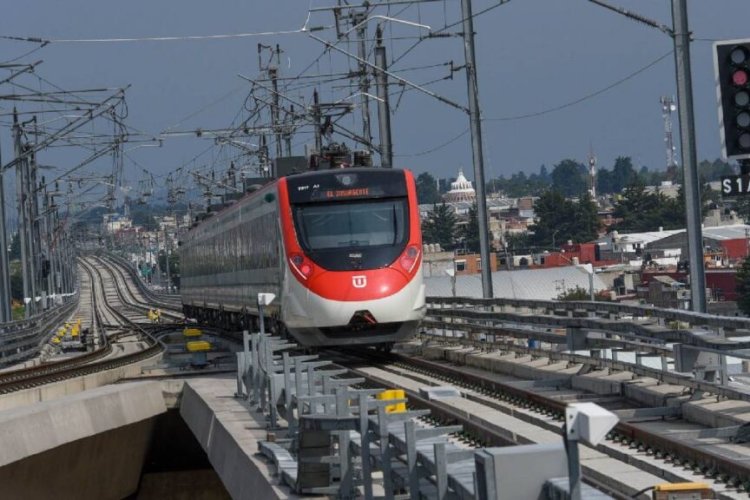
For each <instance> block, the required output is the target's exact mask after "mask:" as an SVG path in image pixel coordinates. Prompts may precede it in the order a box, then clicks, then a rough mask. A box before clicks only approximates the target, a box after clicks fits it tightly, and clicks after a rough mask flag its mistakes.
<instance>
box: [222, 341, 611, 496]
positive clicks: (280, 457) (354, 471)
mask: <svg viewBox="0 0 750 500" xmlns="http://www.w3.org/2000/svg"><path fill="white" fill-rule="evenodd" d="M243 347H244V349H243V351H241V352H238V353H237V365H238V369H237V392H236V393H235V397H238V398H242V399H246V400H248V401H249V402H250V403H251V404H252V405H256V404H257V405H258V408H259V409H260V410H261V411H263V412H264V413H265V414H267V415H268V419H267V420H268V427H269V429H272V430H273V431H275V432H279V431H282V430H285V431H286V436H285V437H283V438H282V437H277V436H276V435H274V437H273V439H271V440H269V441H262V442H259V444H258V449H259V452H260V453H262V454H263V455H264V456H266V457H267V458H268V459H269V460H271V461H272V462H273V463H274V465H275V466H276V471H277V474H278V476H279V478H280V480H281V483H282V484H284V485H286V486H288V487H289V488H291V489H292V490H293V491H294V492H296V493H300V494H324V495H331V496H334V497H336V498H355V497H356V496H357V495H358V494H359V493H361V494H362V496H363V497H364V498H365V499H367V500H370V499H373V498H375V493H374V488H373V486H374V483H375V480H374V478H375V477H376V476H377V477H382V480H381V481H382V489H383V491H384V493H385V498H412V499H416V498H437V499H440V500H443V499H448V498H461V499H472V500H473V499H495V498H500V499H505V498H512V497H511V496H508V495H505V496H503V495H502V494H499V483H500V481H499V480H498V478H497V477H496V473H497V466H496V465H494V461H495V460H500V458H499V457H501V456H503V455H505V454H507V453H509V450H511V449H515V450H514V452H520V453H528V454H532V455H534V456H535V457H536V458H535V462H536V463H537V464H538V465H547V466H548V467H546V468H545V467H544V466H541V468H539V470H541V471H544V472H541V474H549V477H545V476H542V477H541V482H537V483H538V484H537V483H534V481H532V482H530V483H529V484H528V485H524V486H526V487H528V488H530V489H529V490H526V492H525V494H526V496H525V497H529V498H531V497H532V496H533V497H535V498H536V497H540V498H542V497H541V496H540V494H541V492H542V490H543V489H544V491H545V498H567V496H566V494H565V491H567V490H566V489H567V487H568V480H567V478H566V477H565V476H566V472H567V469H566V462H567V459H566V451H565V447H564V445H563V441H562V439H561V441H560V442H559V443H556V444H553V445H525V446H520V447H503V448H463V447H461V446H458V445H457V444H455V442H454V441H453V440H451V439H450V435H451V434H453V433H457V432H460V431H461V430H462V426H460V425H451V426H440V427H428V426H425V425H423V424H421V423H419V422H418V421H417V419H418V418H420V417H424V416H426V415H429V414H430V410H429V409H421V410H408V411H398V410H397V409H396V408H394V406H395V405H397V404H399V403H406V402H407V399H389V400H381V399H377V398H376V397H375V396H376V395H377V394H379V393H381V392H382V389H365V388H355V387H356V386H361V385H362V384H363V383H365V378H362V377H355V378H346V375H347V373H348V370H347V369H342V368H340V367H337V366H335V365H333V364H332V363H331V362H330V361H327V360H321V359H320V358H319V357H318V356H316V355H291V354H290V353H289V352H288V351H289V350H290V349H292V348H296V347H297V346H296V344H293V343H290V342H287V341H285V340H282V339H278V338H275V337H271V336H269V335H266V334H262V333H254V334H252V335H250V334H249V333H248V332H245V333H244V335H243ZM394 410H396V411H394ZM281 419H283V420H284V421H285V422H286V429H282V428H280V426H279V424H280V420H281ZM576 463H577V462H576ZM376 472H378V474H375V473H376ZM518 474H520V475H521V476H523V475H527V476H528V475H529V474H527V473H526V472H524V471H519V472H518ZM561 476H562V479H560V477H561ZM539 478H540V476H539V475H537V477H536V479H539ZM555 478H557V479H555ZM532 491H533V492H534V493H533V495H532V493H531V492H532ZM399 492H401V493H400V494H399ZM404 492H408V493H404ZM561 492H562V493H561ZM582 493H583V498H600V499H606V498H611V497H609V496H607V495H605V494H603V493H600V492H599V491H597V490H594V489H593V488H592V487H590V486H588V485H582ZM560 495H562V496H560Z"/></svg>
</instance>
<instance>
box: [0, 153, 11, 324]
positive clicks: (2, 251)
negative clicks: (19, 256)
mask: <svg viewBox="0 0 750 500" xmlns="http://www.w3.org/2000/svg"><path fill="white" fill-rule="evenodd" d="M0 158H1V157H0ZM2 163H3V162H2V159H0V165H2ZM3 174H4V172H3V170H2V169H0V322H2V323H7V322H9V321H11V320H12V319H13V316H12V311H11V309H10V299H11V297H10V267H9V265H8V239H7V238H8V235H7V233H6V232H5V187H4V185H3Z"/></svg>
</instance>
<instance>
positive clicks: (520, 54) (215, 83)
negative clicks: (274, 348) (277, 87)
mask: <svg viewBox="0 0 750 500" xmlns="http://www.w3.org/2000/svg"><path fill="white" fill-rule="evenodd" d="M335 3H336V0H312V1H309V0H255V1H252V2H250V1H240V0H223V1H221V2H205V1H197V0H179V1H177V0H161V1H159V2H153V1H149V0H131V1H129V2H113V1H101V0H100V1H94V0H66V1H65V2H60V1H57V0H25V1H23V2H8V3H7V5H5V6H4V8H3V15H2V16H1V17H0V35H3V36H18V37H40V38H43V39H47V40H53V42H52V43H50V44H48V45H47V46H45V47H44V48H42V49H40V50H38V51H36V52H34V53H33V54H30V55H28V56H27V57H25V58H24V59H22V60H24V61H29V62H30V61H32V60H38V59H42V60H43V61H44V62H43V64H42V65H40V66H39V68H38V71H37V72H38V74H39V75H43V77H44V78H45V79H47V80H49V81H52V82H54V83H55V84H56V85H59V86H61V87H64V88H66V89H75V88H86V87H120V86H125V85H128V84H129V85H131V87H130V88H129V90H128V91H127V102H128V111H129V114H128V119H127V123H128V125H129V126H131V127H133V129H134V130H138V131H142V132H143V133H144V134H147V135H150V136H154V137H156V136H158V135H159V134H160V133H161V132H163V131H167V130H169V131H179V130H195V129H197V128H201V129H211V128H224V127H229V126H231V125H232V124H233V123H235V124H236V123H237V120H238V119H241V118H242V117H243V116H247V115H248V111H243V103H244V102H245V98H246V96H247V95H248V92H249V89H250V84H249V83H248V82H247V81H246V80H244V79H242V78H241V77H240V76H239V75H244V76H246V77H249V78H257V77H258V76H259V74H260V73H259V68H258V50H257V45H258V43H263V44H265V45H275V44H280V46H281V48H282V49H283V51H284V52H283V54H282V63H281V68H280V72H281V76H282V77H292V76H296V75H299V74H302V75H304V76H310V75H315V74H328V73H331V72H341V71H347V70H350V69H353V68H354V66H353V63H352V60H351V59H350V58H347V57H346V56H345V55H343V54H340V53H338V52H335V51H331V52H330V53H326V52H324V46H323V45H322V44H321V43H319V42H318V41H315V40H314V39H312V38H311V37H310V36H309V35H310V33H308V32H295V33H286V34H278V35H264V36H247V37H235V38H222V39H200V40H174V41H145V40H142V41H133V42H65V41H54V40H71V39H101V38H139V37H163V36H185V35H216V34H237V33H259V32H274V33H277V32H281V31H298V30H299V29H300V28H301V27H302V26H305V25H306V26H307V27H308V28H309V27H320V26H322V27H329V29H323V30H321V31H315V32H314V33H312V34H313V35H315V36H318V37H320V38H323V39H325V40H329V41H335V38H336V37H335V32H334V31H333V30H332V29H330V26H332V25H333V15H332V14H331V12H330V11H322V12H314V13H311V14H310V15H309V17H308V9H309V8H310V7H314V8H317V7H323V6H330V5H334V4H335ZM352 3H353V2H352ZM497 3H498V2H497V1H496V0H474V1H473V8H474V12H475V13H478V12H480V11H482V10H484V9H487V8H488V7H491V6H493V5H495V4H497ZM612 3H615V4H617V5H619V6H622V7H625V8H627V9H630V10H633V11H636V12H638V13H640V14H642V15H644V16H646V17H649V18H652V19H655V20H657V21H658V22H660V23H664V24H667V25H671V13H670V12H671V11H670V2H669V1H668V0H653V1H649V2H644V1H642V0H641V1H637V0H616V1H615V0H612ZM459 5H460V4H459V2H458V1H457V0H445V1H437V2H429V3H423V4H422V5H420V6H419V7H416V6H412V7H409V8H405V9H404V7H403V6H398V7H396V6H392V7H390V10H389V11H386V9H380V10H378V11H376V12H375V13H376V14H380V15H388V14H390V16H394V17H397V18H398V19H399V20H401V21H409V22H411V23H418V24H420V25H424V26H423V27H421V28H420V27H418V26H415V25H413V24H412V25H407V24H405V23H402V22H401V23H399V22H387V21H383V20H382V19H380V20H379V21H381V22H383V23H384V26H385V35H386V38H387V39H386V48H387V50H388V53H389V55H388V57H389V60H390V61H391V62H393V59H394V58H396V61H395V62H393V64H392V66H391V70H392V71H393V72H394V74H396V75H398V76H399V77H401V78H405V79H407V80H409V81H411V82H414V83H418V84H426V87H427V88H429V89H430V90H431V91H433V92H435V93H437V94H440V95H442V96H444V97H445V98H447V99H449V100H452V101H454V102H456V103H458V104H460V105H462V106H465V105H466V102H467V96H466V78H465V73H464V72H463V71H461V70H457V71H450V66H449V63H450V62H451V61H452V63H453V66H454V67H460V66H461V65H463V61H464V57H463V45H462V41H461V39H460V38H459V37H447V38H436V39H429V40H425V41H422V42H421V43H419V44H418V45H417V46H416V47H415V48H414V49H413V50H411V51H409V52H408V53H406V54H404V53H405V51H406V49H407V48H408V47H410V46H411V45H412V44H413V43H414V37H415V36H416V35H418V34H419V33H422V34H424V33H426V32H428V31H433V32H436V31H438V30H439V29H440V28H441V27H443V26H445V25H446V24H450V23H453V22H456V21H458V20H459V19H460V11H459ZM688 5H689V19H690V25H691V30H692V32H693V34H694V38H695V41H694V43H692V45H691V50H692V65H693V84H694V99H695V110H696V113H695V116H696V129H697V145H698V158H699V160H700V159H714V158H716V157H718V156H719V155H720V143H719V130H718V115H717V106H716V89H715V82H714V72H713V61H712V43H713V42H712V40H717V39H718V40H720V39H733V38H750V27H748V24H747V19H748V18H750V2H748V1H747V0H715V1H710V2H709V1H706V0H689V1H688ZM375 24H376V21H375V20H372V21H370V22H369V23H368V29H369V30H370V31H369V32H370V34H372V32H373V31H374V26H375ZM425 26H429V27H430V29H428V28H426V27H425ZM457 31H460V25H459V26H456V27H454V28H452V29H448V30H447V32H450V33H456V32H457ZM475 31H476V34H477V35H476V48H477V71H478V78H479V98H480V103H481V112H482V117H483V132H484V145H485V161H486V174H485V176H486V178H492V177H496V176H499V175H504V176H510V175H512V174H513V173H515V172H518V171H525V172H527V173H531V172H536V171H538V170H539V167H540V166H541V165H542V164H544V165H547V166H548V167H550V168H551V167H552V166H553V165H554V164H555V163H557V162H559V161H560V160H562V159H564V158H573V159H576V160H578V161H581V162H585V160H586V157H587V155H588V153H589V150H590V149H591V150H593V151H594V153H595V154H596V156H597V158H598V163H599V165H600V167H604V168H611V166H612V164H613V163H614V159H615V158H616V157H617V156H620V155H627V156H631V157H632V158H633V162H634V164H635V165H636V167H640V166H644V165H645V166H648V167H649V168H656V169H663V168H664V165H665V163H666V154H665V146H664V133H663V126H664V125H663V121H662V115H661V106H660V104H659V98H660V96H662V95H674V94H675V92H676V90H675V83H674V80H675V78H674V73H675V72H674V58H673V56H672V55H671V54H670V51H671V49H672V40H671V38H670V37H669V36H667V35H666V34H664V33H662V32H661V31H659V30H657V29H654V28H651V27H648V26H645V25H643V24H639V23H636V22H634V21H632V20H630V19H626V18H624V17H622V16H620V15H618V14H616V13H614V12H611V11H609V10H606V9H603V8H602V7H599V6H597V5H595V4H592V3H591V2H589V1H586V0H511V1H509V2H508V3H505V4H503V5H501V6H499V7H497V8H494V9H491V10H488V11H487V12H486V13H483V14H480V15H477V16H476V18H475ZM389 37H393V38H394V39H389ZM370 45H371V44H370ZM337 46H338V47H340V48H341V49H343V50H347V51H352V52H355V51H356V45H355V44H353V43H350V42H347V41H343V42H340V43H339V44H338V45H337ZM35 47H36V45H35V44H33V43H29V42H21V41H11V40H4V39H0V62H2V61H8V60H11V59H14V58H16V57H18V56H19V55H22V54H24V53H25V52H28V51H29V50H32V49H34V48H35ZM660 58H661V59H660ZM656 61H658V62H656ZM451 75H452V77H453V78H452V79H443V78H445V77H449V76H451ZM631 75H632V76H631ZM629 76H630V78H627V77H629ZM440 79H442V80H440ZM433 80H440V81H438V82H435V83H428V82H431V81H433ZM310 81H311V80H310ZM310 81H307V83H310ZM391 81H393V80H391ZM304 82H305V81H303V83H304ZM348 83H349V80H338V81H335V82H329V83H322V84H320V85H319V86H318V88H319V90H320V94H321V100H323V101H326V102H332V101H339V100H341V99H345V100H348V101H349V102H354V103H355V104H358V102H359V101H358V99H356V98H352V96H351V94H352V93H353V92H354V91H353V90H352V89H351V87H349V86H347V84H348ZM286 85H289V86H295V87H300V82H299V81H298V82H296V84H295V83H293V82H291V81H286V83H284V84H283V86H286ZM609 87H612V88H609ZM3 88H4V87H0V90H2V89H3ZM607 88H609V90H604V89H607ZM5 89H6V90H7V87H5ZM285 90H289V93H288V95H290V96H292V97H293V98H294V99H295V100H298V101H302V102H304V103H307V104H309V103H310V100H311V97H312V86H307V87H305V88H295V89H291V88H286V87H285ZM372 92H373V93H374V89H373V91H372ZM391 92H392V102H391V105H392V107H393V116H392V127H393V144H394V152H395V155H396V159H395V163H396V166H398V167H404V168H410V169H412V170H414V171H415V172H417V173H421V172H430V173H432V174H433V175H435V176H436V177H450V176H455V174H456V172H457V170H458V168H459V167H464V171H465V172H466V174H467V177H469V178H470V179H473V173H472V156H471V142H470V136H469V134H468V133H465V132H466V131H467V130H468V123H469V122H468V116H467V115H466V113H465V112H463V111H461V110H459V109H456V108H454V107H451V106H449V105H446V104H444V103H443V102H440V101H438V100H437V99H435V98H434V97H430V96H428V95H426V94H423V93H420V92H418V91H413V90H412V91H405V92H403V93H402V92H401V88H400V87H398V86H397V85H394V86H393V87H392V89H391ZM1 93H2V92H0V94H1ZM9 106H10V105H9V104H8V103H6V102H3V101H2V100H0V112H2V111H7V110H8V108H9ZM371 108H372V111H373V113H372V114H373V118H372V119H373V130H374V131H375V132H376V131H377V119H376V114H375V102H372V104H371ZM557 108H562V109H557ZM555 109H557V110H556V111H551V112H546V113H545V111H549V110H555ZM526 115H534V116H526ZM674 120H675V131H676V130H677V124H676V120H677V115H676V114H675V115H674ZM340 123H341V124H342V125H343V126H345V127H347V128H349V129H352V130H356V131H360V130H361V125H360V121H359V109H356V110H355V113H354V114H352V115H351V116H347V117H345V118H343V119H342V120H341V122H340ZM4 124H7V120H5V121H2V122H0V146H2V151H3V152H7V151H10V144H11V143H10V130H9V128H7V127H4V126H2V125H4ZM461 134H464V135H461ZM375 135H377V134H375ZM676 135H677V134H676ZM248 141H249V142H251V143H252V142H254V141H256V142H257V140H256V139H252V138H251V139H248ZM376 142H377V139H376ZM311 143H312V136H311V135H310V133H309V129H308V130H307V131H304V130H300V131H299V133H298V134H297V135H295V137H294V139H293V144H294V148H295V151H294V152H295V154H303V152H304V147H305V145H310V144H311ZM349 145H350V146H352V144H351V143H349ZM678 147H679V143H678ZM678 151H679V149H678ZM201 153H203V154H201ZM42 155H43V156H42V157H41V158H40V161H43V162H44V163H46V164H50V165H58V166H60V168H62V167H63V166H65V165H69V164H71V162H73V161H74V157H73V153H70V152H66V151H64V150H60V149H53V150H49V151H46V152H44V153H42ZM237 155H238V151H237V150H236V149H233V148H230V147H226V146H225V147H218V146H215V145H214V143H213V141H212V140H211V139H208V138H196V137H168V138H166V139H165V140H164V142H163V146H162V147H159V148H157V147H150V148H138V149H132V150H131V151H130V152H129V154H128V157H127V158H126V164H125V169H126V173H125V177H126V179H129V180H130V181H131V182H137V180H138V179H139V178H141V177H143V175H145V174H143V173H142V172H143V169H145V170H147V171H149V172H151V173H153V174H154V176H155V178H156V179H157V182H163V179H164V176H165V175H166V174H167V173H169V172H174V171H175V170H176V169H179V168H182V170H181V171H180V172H186V171H188V170H191V169H203V171H206V170H207V169H211V168H215V169H216V170H217V171H221V170H223V169H224V168H226V165H227V163H228V160H229V159H231V158H234V157H236V156H237ZM4 156H7V153H5V155H4ZM40 156H41V155H40ZM678 158H679V155H678ZM110 166H111V161H110V162H109V163H108V162H107V159H106V158H104V159H102V160H101V161H100V162H99V164H98V166H97V167H96V168H99V169H102V170H106V169H107V168H110ZM180 182H187V177H186V176H183V177H182V178H180Z"/></svg>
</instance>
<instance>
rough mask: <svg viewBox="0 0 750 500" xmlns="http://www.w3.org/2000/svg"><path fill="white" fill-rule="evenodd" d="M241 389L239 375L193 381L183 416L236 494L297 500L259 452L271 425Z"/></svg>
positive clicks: (186, 391)
mask: <svg viewBox="0 0 750 500" xmlns="http://www.w3.org/2000/svg"><path fill="white" fill-rule="evenodd" d="M235 389H236V381H235V379H234V377H206V378H200V379H191V380H189V381H187V382H186V383H185V386H184V389H183V394H182V400H181V403H180V415H181V416H182V418H183V419H184V420H185V423H187V425H188V427H189V428H190V430H191V431H192V432H193V434H194V435H195V437H196V438H197V439H198V442H199V443H200V444H201V446H202V447H203V449H204V450H205V451H206V454H207V455H208V459H209V461H210V462H211V465H212V466H213V468H214V470H216V473H217V474H218V475H219V477H220V478H221V481H222V483H223V484H224V487H225V488H226V489H227V491H228V492H229V494H230V495H231V496H232V498H236V499H246V498H258V499H260V498H262V499H264V500H266V499H269V500H270V499H276V498H279V499H280V498H297V497H296V496H295V495H292V494H290V492H289V490H288V489H286V488H282V487H280V486H279V483H278V478H277V477H275V476H274V475H273V470H272V469H273V467H272V466H271V465H270V464H268V463H267V462H266V461H265V460H263V459H262V458H260V457H258V456H256V454H257V452H258V441H261V440H264V439H265V438H266V423H265V420H264V419H263V415H259V414H255V413H253V412H251V410H249V408H248V406H247V405H246V404H245V403H244V401H240V400H238V399H236V398H234V397H233V394H234V391H235ZM256 415H257V417H256Z"/></svg>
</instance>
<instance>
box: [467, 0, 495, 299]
mask: <svg viewBox="0 0 750 500" xmlns="http://www.w3.org/2000/svg"><path fill="white" fill-rule="evenodd" d="M461 16H462V17H463V20H464V21H463V30H464V35H463V36H464V55H465V57H466V83H467V85H468V91H469V122H470V125H471V146H472V157H473V159H474V184H475V185H474V189H475V191H476V195H477V219H478V222H479V254H480V261H481V263H482V297H484V298H485V299H491V298H492V295H493V294H492V268H491V267H490V242H489V239H488V237H487V236H488V233H489V225H488V222H489V221H488V219H487V199H486V197H485V192H484V156H483V154H482V123H481V120H480V117H479V85H478V83H477V72H476V66H477V63H476V55H475V54H474V18H473V15H472V12H471V0H461Z"/></svg>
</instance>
